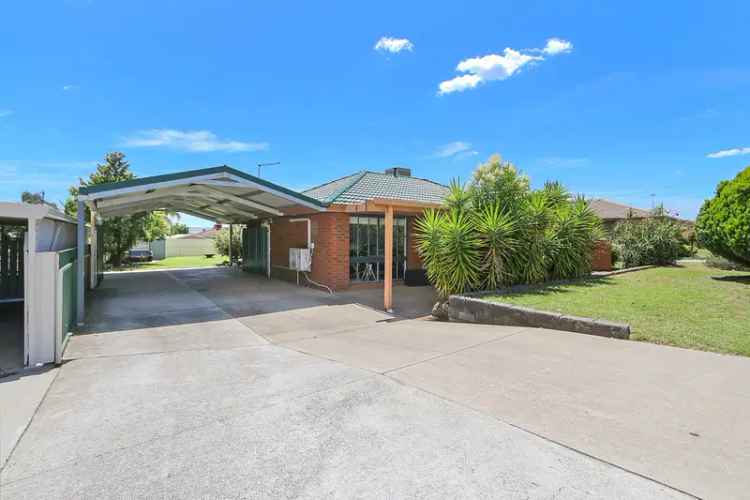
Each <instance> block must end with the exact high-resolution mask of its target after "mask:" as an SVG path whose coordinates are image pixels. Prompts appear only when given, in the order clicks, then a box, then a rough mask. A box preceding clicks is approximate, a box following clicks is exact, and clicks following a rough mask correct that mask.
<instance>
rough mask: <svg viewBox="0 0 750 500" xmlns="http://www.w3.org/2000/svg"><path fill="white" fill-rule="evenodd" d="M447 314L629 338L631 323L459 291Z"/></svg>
mask: <svg viewBox="0 0 750 500" xmlns="http://www.w3.org/2000/svg"><path fill="white" fill-rule="evenodd" d="M448 316H449V318H450V320H451V321H461V322H465V323H482V324H488V325H505V326H528V327H535V328H549V329H551V330H565V331H569V332H576V333H585V334H587V335H598V336H600V337H613V338H619V339H627V338H630V325H627V324H624V323H615V322H612V321H607V320H601V319H592V318H582V317H579V316H570V315H564V314H557V313H554V312H549V311H539V310H536V309H532V308H530V307H522V306H515V305H512V304H505V303H500V302H490V301H486V300H482V299H478V298H473V297H465V296H461V295H452V296H451V297H450V298H449V299H448Z"/></svg>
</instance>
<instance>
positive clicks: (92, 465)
mask: <svg viewBox="0 0 750 500" xmlns="http://www.w3.org/2000/svg"><path fill="white" fill-rule="evenodd" d="M349 301H350V299H349V298H347V297H345V296H343V294H342V295H337V296H329V295H326V294H323V293H320V292H316V291H312V290H306V289H298V288H296V287H293V286H291V285H288V284H285V283H280V282H275V281H271V282H269V281H266V280H263V279H259V278H256V277H252V276H248V275H246V274H242V273H238V272H232V271H216V270H208V271H179V272H158V273H157V272H151V273H138V274H129V275H125V274H123V275H118V276H107V279H106V280H105V282H104V288H103V289H101V290H99V291H97V292H96V294H95V297H94V301H93V303H92V307H91V308H90V311H89V320H90V321H89V323H88V326H87V331H86V334H83V335H79V336H76V337H75V338H74V339H72V341H71V343H70V345H69V348H68V351H67V352H66V357H67V358H68V361H67V362H66V364H65V365H64V366H63V367H62V368H61V369H60V371H59V374H58V376H57V379H56V380H55V382H54V383H53V384H52V386H51V388H50V390H49V392H48V394H47V396H46V398H45V399H44V401H43V403H42V404H41V405H40V407H39V409H38V411H37V413H36V415H35V417H34V419H33V421H32V423H31V425H30V426H29V428H28V430H27V432H26V433H25V435H24V437H23V438H22V439H21V441H20V442H19V444H18V446H17V447H16V449H15V450H14V452H13V454H12V455H11V457H10V459H9V461H8V463H7V464H6V466H5V468H4V470H3V471H2V478H1V479H0V492H2V498H3V499H10V498H112V497H149V498H151V497H163V498H199V497H200V498H215V497H222V498H268V497H273V498H279V497H283V498H289V497H291V498H294V497H304V498H319V497H334V498H351V497H377V498H381V497H393V498H404V497H417V498H438V497H440V498H444V497H462V498H466V497H471V498H553V497H554V498H602V497H606V498H677V497H683V496H684V495H683V493H681V492H680V491H678V490H682V491H683V492H688V493H690V494H692V495H697V496H705V497H711V498H732V497H738V496H742V495H744V494H745V492H746V491H747V490H748V488H749V487H750V478H748V477H747V475H746V474H745V472H746V471H747V470H750V456H749V455H748V450H750V440H749V436H750V432H749V431H748V430H747V427H746V423H747V421H748V416H750V414H749V413H748V409H749V408H750V405H749V404H748V401H749V400H750V398H748V396H750V393H748V389H747V384H744V382H743V381H746V380H748V376H750V362H749V361H748V360H747V359H745V358H736V357H729V356H718V355H713V354H707V353H699V352H692V351H685V350H680V349H671V348H664V347H659V346H653V345H648V344H640V343H635V342H627V341H617V340H608V339H599V338H593V337H587V336H583V335H577V334H568V333H563V332H551V331H542V330H533V329H519V328H502V327H493V326H482V325H458V324H444V323H435V322H429V321H423V320H404V321H395V322H394V321H392V318H391V317H390V316H387V315H385V314H383V313H380V312H378V311H375V310H373V309H370V308H367V307H363V306H360V305H357V304H354V303H350V302H349Z"/></svg>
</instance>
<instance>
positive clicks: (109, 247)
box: [65, 152, 169, 267]
mask: <svg viewBox="0 0 750 500" xmlns="http://www.w3.org/2000/svg"><path fill="white" fill-rule="evenodd" d="M134 178H135V174H133V172H131V171H130V164H129V163H128V162H127V161H126V160H125V155H124V154H123V153H120V152H113V153H107V155H106V156H105V158H104V163H100V164H97V166H96V171H94V172H93V173H92V174H91V175H89V178H88V179H87V180H84V179H79V185H78V186H71V188H70V189H69V193H70V196H68V199H67V200H66V201H65V213H67V214H68V215H70V216H72V217H75V216H76V215H77V212H78V204H77V202H76V198H77V197H78V191H79V188H80V187H82V186H93V185H97V184H106V183H110V182H120V181H127V180H131V179H134ZM86 212H87V213H86V220H89V214H88V209H87V210H86ZM100 234H103V235H104V253H105V256H106V257H107V258H108V262H109V263H110V264H111V265H112V266H114V267H119V266H120V264H121V263H122V257H123V256H124V255H125V252H127V251H128V249H129V248H130V247H132V246H133V245H134V244H135V243H136V242H137V241H138V240H146V241H151V240H154V239H158V238H160V237H163V236H164V235H167V234H169V223H168V221H167V218H166V215H165V214H164V213H163V212H150V213H140V214H135V215H130V216H122V217H110V218H108V219H105V220H104V221H103V223H102V226H101V232H100Z"/></svg>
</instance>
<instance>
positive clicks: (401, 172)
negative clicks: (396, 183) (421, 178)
mask: <svg viewBox="0 0 750 500" xmlns="http://www.w3.org/2000/svg"><path fill="white" fill-rule="evenodd" d="M385 173H386V174H388V175H392V176H393V177H411V169H410V168H406V167H392V168H386V169H385Z"/></svg>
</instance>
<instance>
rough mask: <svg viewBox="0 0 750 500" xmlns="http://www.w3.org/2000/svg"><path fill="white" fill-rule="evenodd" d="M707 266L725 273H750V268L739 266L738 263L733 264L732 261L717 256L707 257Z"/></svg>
mask: <svg viewBox="0 0 750 500" xmlns="http://www.w3.org/2000/svg"><path fill="white" fill-rule="evenodd" d="M706 265H707V266H708V267H713V268H715V269H722V270H724V271H750V266H746V265H744V264H738V263H737V262H732V261H731V260H727V259H725V258H724V257H719V256H717V255H712V256H710V257H707V258H706Z"/></svg>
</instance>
